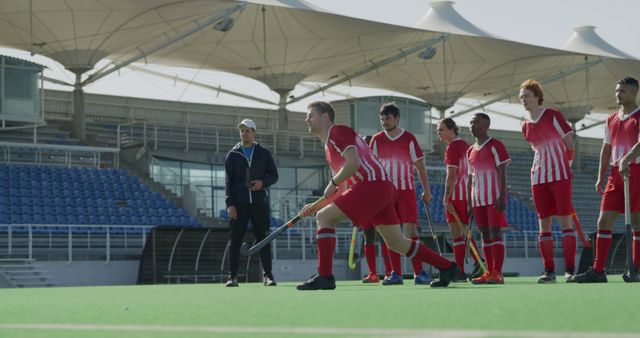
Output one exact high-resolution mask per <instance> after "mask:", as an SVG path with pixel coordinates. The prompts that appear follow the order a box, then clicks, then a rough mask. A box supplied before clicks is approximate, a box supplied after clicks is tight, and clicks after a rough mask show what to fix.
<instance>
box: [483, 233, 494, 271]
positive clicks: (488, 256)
mask: <svg viewBox="0 0 640 338" xmlns="http://www.w3.org/2000/svg"><path fill="white" fill-rule="evenodd" d="M492 245H493V242H492V241H491V240H487V239H483V240H482V251H484V261H485V262H486V264H487V271H486V272H491V271H493V269H494V267H493V250H492V249H491V246H492Z"/></svg>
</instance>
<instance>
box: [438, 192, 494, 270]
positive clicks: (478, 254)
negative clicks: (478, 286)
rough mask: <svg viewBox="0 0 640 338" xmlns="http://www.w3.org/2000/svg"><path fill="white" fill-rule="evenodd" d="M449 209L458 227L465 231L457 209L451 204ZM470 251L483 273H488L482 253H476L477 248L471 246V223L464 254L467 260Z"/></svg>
mask: <svg viewBox="0 0 640 338" xmlns="http://www.w3.org/2000/svg"><path fill="white" fill-rule="evenodd" d="M447 209H448V210H449V213H450V214H451V215H453V218H455V219H456V223H458V226H459V227H460V228H461V229H464V224H462V221H461V220H460V217H459V216H458V213H457V212H456V208H455V207H454V206H453V204H451V203H449V204H448V205H447ZM469 251H471V254H472V255H474V256H475V257H476V259H477V260H478V264H480V268H482V271H485V272H486V271H487V267H486V266H485V265H484V263H483V262H482V257H480V253H479V252H478V251H476V247H475V246H474V245H471V222H469V226H468V227H467V250H465V253H464V254H465V259H466V258H467V257H466V255H467V253H469Z"/></svg>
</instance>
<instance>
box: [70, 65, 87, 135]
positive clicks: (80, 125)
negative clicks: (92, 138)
mask: <svg viewBox="0 0 640 338" xmlns="http://www.w3.org/2000/svg"><path fill="white" fill-rule="evenodd" d="M81 76H82V73H80V72H76V84H75V85H74V86H73V87H74V89H73V115H72V117H71V130H72V134H73V136H74V137H76V138H78V139H80V140H82V141H84V140H86V138H87V129H86V126H85V113H84V90H83V89H82V88H83V86H82V83H81V79H82V77H81Z"/></svg>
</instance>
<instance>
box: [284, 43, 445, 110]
mask: <svg viewBox="0 0 640 338" xmlns="http://www.w3.org/2000/svg"><path fill="white" fill-rule="evenodd" d="M448 38H449V34H448V33H442V35H440V36H439V37H437V38H433V39H431V40H428V41H426V42H423V43H421V44H419V45H417V46H415V47H411V48H409V49H407V50H401V51H400V52H399V53H397V54H395V55H393V56H390V57H388V58H386V59H384V60H382V61H380V62H372V64H371V65H369V66H366V67H364V68H362V69H360V70H357V71H355V72H353V73H351V74H345V76H343V77H341V78H339V79H337V80H335V81H332V82H329V83H328V84H326V85H324V86H322V87H318V88H317V89H314V90H312V91H309V92H307V93H305V94H304V95H300V96H297V97H295V98H292V99H291V100H289V101H288V102H287V104H292V103H295V102H298V101H300V100H303V99H306V98H307V97H309V96H311V95H315V94H317V93H320V92H322V91H325V90H327V89H329V88H331V87H334V86H336V85H339V84H341V83H343V82H346V81H349V80H351V79H355V78H357V77H358V76H361V75H364V74H367V73H369V72H372V71H374V70H376V69H378V68H382V67H383V66H386V65H388V64H390V63H393V62H395V61H397V60H400V59H403V58H405V57H407V56H409V55H411V54H414V53H417V52H419V51H420V50H423V49H425V48H428V47H431V46H433V45H435V44H436V43H438V42H440V41H445V40H447V39H448Z"/></svg>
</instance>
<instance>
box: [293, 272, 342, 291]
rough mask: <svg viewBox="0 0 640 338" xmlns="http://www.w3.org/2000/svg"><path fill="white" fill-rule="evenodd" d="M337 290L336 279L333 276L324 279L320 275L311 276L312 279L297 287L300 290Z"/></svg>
mask: <svg viewBox="0 0 640 338" xmlns="http://www.w3.org/2000/svg"><path fill="white" fill-rule="evenodd" d="M335 288H336V279H335V277H333V275H331V276H329V277H323V276H320V275H319V274H316V275H313V276H311V278H310V279H309V280H308V281H306V282H304V283H300V284H298V285H297V286H296V289H298V290H333V289H335Z"/></svg>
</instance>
